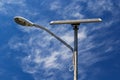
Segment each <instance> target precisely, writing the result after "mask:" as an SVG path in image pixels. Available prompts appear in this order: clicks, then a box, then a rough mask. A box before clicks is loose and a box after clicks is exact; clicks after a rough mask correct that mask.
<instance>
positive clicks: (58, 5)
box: [50, 1, 61, 10]
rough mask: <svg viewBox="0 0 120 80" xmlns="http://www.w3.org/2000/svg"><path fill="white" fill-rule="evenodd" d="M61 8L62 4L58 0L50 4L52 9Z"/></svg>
mask: <svg viewBox="0 0 120 80" xmlns="http://www.w3.org/2000/svg"><path fill="white" fill-rule="evenodd" d="M60 8H61V4H60V2H58V1H55V2H52V3H51V4H50V10H57V9H60Z"/></svg>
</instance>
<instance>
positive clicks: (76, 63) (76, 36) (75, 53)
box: [72, 25, 79, 80]
mask: <svg viewBox="0 0 120 80" xmlns="http://www.w3.org/2000/svg"><path fill="white" fill-rule="evenodd" d="M72 26H73V30H74V53H73V59H74V80H78V29H79V28H78V25H72Z"/></svg>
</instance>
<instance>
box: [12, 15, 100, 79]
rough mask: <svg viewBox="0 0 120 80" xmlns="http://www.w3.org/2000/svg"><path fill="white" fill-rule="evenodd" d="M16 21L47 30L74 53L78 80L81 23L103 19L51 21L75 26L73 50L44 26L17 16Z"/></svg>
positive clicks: (75, 77)
mask: <svg viewBox="0 0 120 80" xmlns="http://www.w3.org/2000/svg"><path fill="white" fill-rule="evenodd" d="M14 20H15V22H16V23H18V24H20V25H22V26H28V27H32V26H35V27H37V28H40V29H42V30H45V31H46V32H48V33H49V34H51V35H52V36H54V37H55V38H56V39H57V40H59V41H60V42H62V43H63V44H64V45H65V46H66V47H68V48H69V49H70V50H71V51H72V52H73V65H74V80H78V29H79V27H78V26H79V25H80V23H92V22H101V21H102V19H100V18H96V19H81V20H60V21H51V22H50V24H51V25H54V24H71V25H72V26H73V30H74V48H72V47H71V46H70V45H69V44H67V43H66V42H65V41H64V40H62V39H61V38H60V37H58V36H56V35H55V34H54V33H53V32H51V31H50V30H48V29H46V28H45V27H43V26H40V25H38V24H35V23H32V22H31V21H29V20H27V19H25V18H23V17H20V16H16V17H14Z"/></svg>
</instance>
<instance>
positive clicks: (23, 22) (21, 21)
mask: <svg viewBox="0 0 120 80" xmlns="http://www.w3.org/2000/svg"><path fill="white" fill-rule="evenodd" d="M14 21H15V22H16V23H17V24H19V25H22V26H29V27H31V26H33V23H32V22H31V21H29V20H27V19H25V18H24V17H21V16H15V17H14Z"/></svg>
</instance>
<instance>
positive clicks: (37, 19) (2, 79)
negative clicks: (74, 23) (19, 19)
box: [0, 0, 120, 80]
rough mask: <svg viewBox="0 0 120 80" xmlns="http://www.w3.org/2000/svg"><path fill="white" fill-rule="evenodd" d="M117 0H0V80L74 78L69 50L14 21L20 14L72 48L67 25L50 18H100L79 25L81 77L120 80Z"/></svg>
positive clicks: (43, 32)
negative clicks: (55, 22)
mask: <svg viewBox="0 0 120 80" xmlns="http://www.w3.org/2000/svg"><path fill="white" fill-rule="evenodd" d="M119 15H120V1H119V0H1V1H0V37H1V38H0V80H73V70H71V69H70V66H71V65H72V52H71V51H70V50H69V49H68V48H67V47H66V46H64V45H63V44H62V43H60V42H59V41H58V40H56V39H55V38H54V37H52V36H51V35H49V34H48V33H46V32H45V31H42V30H40V29H37V28H34V27H31V28H28V27H23V26H20V25H18V24H16V23H15V22H14V20H13V18H14V16H23V17H25V18H27V19H29V20H31V21H32V22H34V23H37V24H40V25H42V26H45V27H46V28H48V29H49V30H51V31H52V32H54V33H55V34H56V35H58V36H59V37H61V38H62V39H63V40H65V41H66V42H67V43H68V44H70V45H71V46H72V47H73V41H74V40H73V37H74V35H73V29H72V27H71V25H49V22H50V21H52V20H68V19H70V20H72V19H75V20H76V19H86V18H102V20H103V21H102V22H101V23H89V24H81V25H80V26H79V33H78V39H79V40H78V43H79V49H78V50H79V59H78V60H79V62H78V64H79V72H78V73H79V74H78V75H79V80H120V58H119V57H120V38H119V35H120V27H119V24H120V18H119Z"/></svg>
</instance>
